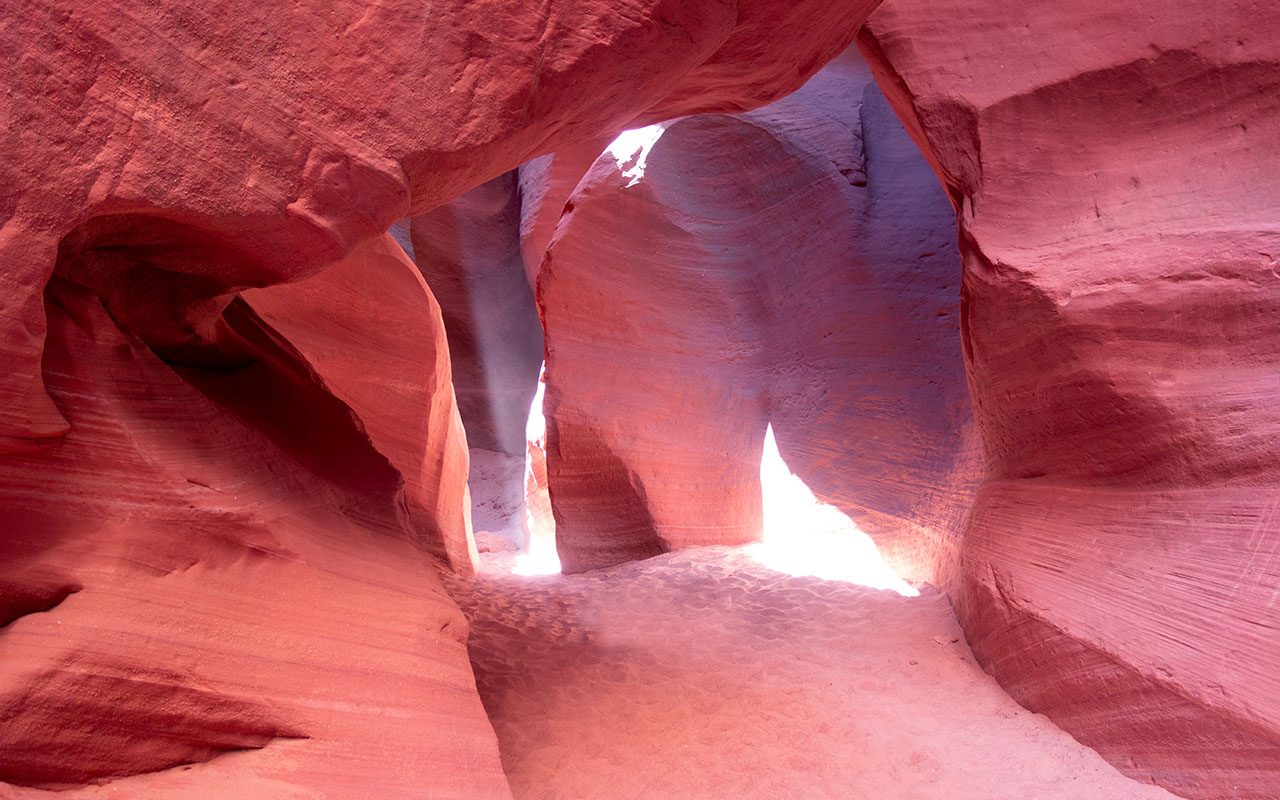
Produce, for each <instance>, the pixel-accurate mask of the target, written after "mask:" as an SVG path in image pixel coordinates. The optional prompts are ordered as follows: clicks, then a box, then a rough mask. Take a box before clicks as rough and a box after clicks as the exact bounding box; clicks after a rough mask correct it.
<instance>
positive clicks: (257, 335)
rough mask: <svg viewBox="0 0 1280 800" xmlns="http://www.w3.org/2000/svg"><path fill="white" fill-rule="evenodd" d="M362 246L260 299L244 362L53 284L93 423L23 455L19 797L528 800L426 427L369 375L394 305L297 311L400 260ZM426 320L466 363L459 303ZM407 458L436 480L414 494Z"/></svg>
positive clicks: (4, 650) (2, 486)
mask: <svg viewBox="0 0 1280 800" xmlns="http://www.w3.org/2000/svg"><path fill="white" fill-rule="evenodd" d="M353 258H359V259H360V260H358V261H357V262H356V263H351V264H339V265H337V266H336V267H335V268H334V270H332V271H331V272H329V273H325V274H324V275H322V276H321V277H320V278H318V279H313V280H320V281H322V282H321V283H319V284H316V285H312V286H308V285H307V284H308V283H309V282H304V283H303V284H296V285H293V286H289V287H281V288H282V289H283V290H284V293H283V297H280V296H271V294H270V292H275V291H277V290H269V292H268V293H264V294H263V295H261V296H259V297H257V298H255V299H254V301H253V302H255V303H257V305H258V306H259V307H260V308H261V309H263V314H259V313H257V312H256V311H255V309H254V308H253V307H251V305H250V303H247V302H245V301H244V300H238V301H236V302H234V303H232V304H231V306H230V307H229V308H228V311H227V314H226V317H225V319H226V323H227V325H228V327H229V329H230V330H231V332H233V333H234V334H235V335H236V336H237V338H238V340H239V341H240V342H241V346H242V347H243V348H244V350H245V352H247V353H249V354H250V355H251V356H252V357H253V361H252V363H251V364H250V365H249V366H246V367H243V368H241V369H237V370H232V371H229V372H212V371H208V370H202V369H191V368H174V367H171V366H169V365H166V364H164V363H163V362H161V361H160V359H159V358H157V357H156V356H155V354H153V353H152V352H151V350H150V349H149V348H148V347H147V346H146V345H145V344H144V343H143V342H142V341H141V340H140V339H139V338H138V337H137V336H134V335H131V334H129V333H126V332H122V331H121V330H120V329H119V328H118V327H117V325H116V324H115V323H114V322H113V321H112V319H111V318H110V317H109V315H108V313H107V311H106V310H105V309H104V308H103V305H102V303H101V301H100V300H99V299H98V298H97V297H95V296H93V295H92V294H90V293H89V292H88V291H86V290H85V289H84V288H83V287H79V286H76V285H74V284H72V283H71V282H69V281H66V280H64V279H62V278H55V279H54V280H53V281H52V282H51V284H50V286H49V289H48V291H47V293H46V300H47V309H48V330H49V340H48V341H49V344H48V347H47V349H46V352H45V356H44V375H45V378H46V381H47V385H48V386H49V388H50V391H51V392H52V397H53V399H54V402H56V403H57V404H58V407H59V408H60V409H61V410H62V413H63V414H65V415H66V417H67V419H68V420H69V421H70V422H71V430H70V432H69V433H68V434H67V436H65V437H64V438H62V439H60V440H59V441H57V442H55V443H51V444H49V445H46V446H45V447H44V448H42V449H40V450H38V451H35V452H32V453H25V454H15V455H8V456H6V457H5V458H3V459H0V509H3V528H2V529H3V532H4V536H3V537H0V610H2V611H3V616H2V617H0V625H3V627H0V719H4V721H5V722H4V725H3V726H0V751H3V752H4V754H5V755H4V758H3V759H0V781H3V783H0V794H3V795H4V796H5V797H19V798H27V797H32V798H34V797H43V796H52V795H51V794H50V795H46V793H45V792H44V791H41V790H42V789H56V790H58V794H57V796H59V797H80V796H85V797H87V796H94V797H97V796H100V792H102V791H109V792H115V793H119V794H120V796H128V797H131V798H133V797H136V798H163V799H164V800H168V799H170V798H174V797H196V798H221V797H230V796H237V797H318V798H349V797H353V796H362V797H377V796H394V795H403V794H405V793H418V792H421V791H423V787H430V789H431V791H432V792H433V794H436V795H438V796H441V797H453V798H459V800H462V799H463V798H467V799H468V800H469V799H470V798H481V797H484V798H503V797H508V796H509V795H508V792H507V788H506V783H505V779H504V778H503V775H502V770H501V766H500V764H499V760H498V754H497V746H496V742H495V740H494V737H493V732H492V729H491V728H490V726H489V723H488V720H487V719H486V718H485V715H484V710H483V708H482V707H481V706H480V703H479V701H478V699H477V697H476V696H475V688H474V682H473V679H472V677H471V672H470V667H469V664H468V661H467V654H466V649H465V639H466V623H465V621H464V620H463V618H462V617H461V615H460V614H459V612H458V610H457V608H456V606H454V604H453V602H452V601H451V600H450V599H449V598H448V596H447V595H446V594H445V593H444V591H443V589H442V587H441V585H440V582H439V579H438V578H437V576H436V573H435V570H434V569H433V568H432V566H431V563H430V561H429V559H428V558H427V555H426V552H425V550H424V547H423V542H422V541H421V531H419V530H415V528H416V527H417V526H416V525H415V518H416V517H417V514H416V513H415V512H416V511H417V510H419V509H420V508H421V503H420V500H421V499H422V498H423V497H424V496H426V495H429V494H430V491H431V489H433V488H435V487H434V486H433V485H432V484H431V482H430V480H428V479H427V472H428V471H427V470H426V469H425V468H424V469H420V470H419V471H418V472H417V473H415V472H412V471H410V470H408V469H406V468H405V467H403V466H402V465H403V464H404V463H405V459H407V458H409V457H410V456H412V455H415V454H416V455H418V456H421V454H422V450H423V446H422V445H423V443H422V442H417V443H416V445H417V448H416V451H415V450H414V448H413V447H411V445H412V444H413V443H412V442H410V441H408V439H409V437H408V436H407V435H401V438H396V439H390V440H389V439H388V438H387V431H386V430H385V428H384V426H383V424H382V423H383V420H382V419H381V418H379V417H377V416H376V415H369V414H368V413H367V412H368V411H369V410H370V400H371V394H370V392H369V391H367V389H368V387H367V386H361V385H360V383H359V382H358V381H357V380H354V377H355V376H353V375H352V374H351V373H349V372H347V371H346V370H345V368H344V367H345V365H349V364H350V363H351V361H352V360H353V358H352V357H353V356H356V355H357V354H359V355H362V356H363V357H364V358H373V357H375V355H376V357H377V358H379V359H380V360H379V362H378V366H379V367H382V368H386V369H391V368H392V367H393V366H394V365H395V364H396V361H395V358H394V356H393V355H392V354H390V353H385V352H382V353H377V354H375V353H374V352H372V351H373V350H374V349H375V347H370V345H372V344H375V343H376V345H377V346H379V347H377V348H376V349H379V350H380V349H381V348H380V345H382V344H385V343H386V339H385V337H384V338H383V339H381V340H380V339H379V337H378V336H377V334H378V324H380V322H381V321H383V320H385V319H386V316H385V314H380V315H378V316H376V317H375V316H373V315H369V316H362V315H356V316H352V317H349V318H348V319H351V320H354V321H355V322H357V323H358V327H356V328H355V330H348V331H347V333H348V334H352V335H348V336H343V337H341V338H340V339H337V340H334V339H329V340H325V339H323V338H319V337H316V336H313V335H312V334H314V333H315V332H314V330H311V329H309V328H308V324H309V320H307V319H303V320H301V321H300V322H298V324H296V325H295V324H294V323H295V320H294V319H292V318H291V314H290V313H289V312H290V311H292V310H293V309H294V308H296V306H294V305H292V303H300V304H304V305H305V304H307V303H308V302H310V301H311V300H314V299H317V298H314V297H313V296H311V290H312V289H317V288H319V289H322V290H323V291H324V298H322V299H321V300H322V302H320V303H318V305H317V306H316V311H317V313H323V311H324V310H325V308H326V306H327V305H329V303H328V299H327V298H330V297H332V296H334V295H331V294H329V290H330V289H336V288H338V287H339V286H340V285H341V283H342V280H341V278H342V277H343V276H346V277H347V279H348V280H349V278H350V275H351V274H352V273H353V272H356V273H359V272H362V271H367V270H369V268H371V267H373V266H375V264H374V263H373V261H374V260H376V259H378V258H386V251H385V248H384V247H383V246H382V245H380V244H379V243H377V242H375V243H373V244H371V245H369V246H368V247H365V248H363V252H362V253H361V254H358V255H357V256H353ZM401 259H402V257H401ZM400 264H401V266H402V269H401V270H400V272H399V275H396V273H395V272H390V271H389V272H388V274H387V279H388V280H385V281H384V280H380V281H379V282H378V283H377V284H372V285H369V286H367V287H366V288H365V290H364V291H363V292H351V293H349V294H347V295H345V296H344V299H345V300H347V301H348V302H351V303H352V304H353V309H352V310H355V309H356V308H365V310H368V309H367V307H366V306H365V303H366V302H367V301H369V300H370V299H372V298H375V297H376V293H375V291H374V286H378V287H382V288H385V287H386V286H387V284H388V283H390V284H392V285H393V286H394V284H395V283H396V281H395V278H402V277H403V276H404V275H406V274H407V275H410V276H413V277H415V278H416V275H414V273H413V272H412V271H411V269H412V268H411V265H407V264H405V263H404V262H403V260H401V262H400ZM377 266H379V267H380V269H382V270H386V268H387V266H388V265H387V264H385V263H384V264H380V265H377ZM417 286H418V290H419V292H421V296H422V297H423V298H424V302H425V301H429V296H428V295H426V293H425V290H424V289H423V288H422V287H421V284H420V283H419V284H417ZM395 288H396V289H397V291H396V294H395V299H396V300H397V301H401V300H403V299H404V297H405V295H404V293H403V292H402V291H399V289H400V288H402V287H395ZM380 299H381V300H383V301H384V303H385V301H386V300H387V299H388V298H387V297H386V296H382V297H381V298H380ZM329 307H330V308H331V306H329ZM383 310H384V311H385V310H386V309H385V308H384V309H383ZM268 313H269V314H271V315H272V316H274V317H276V318H277V319H279V320H281V321H282V323H288V324H287V325H286V324H282V328H285V327H291V328H293V330H291V333H293V334H295V335H298V340H299V341H300V342H301V343H302V344H301V345H300V346H294V345H293V344H292V343H291V342H290V341H288V340H286V339H285V338H284V337H283V336H282V335H281V331H280V330H278V329H276V328H274V327H273V326H271V325H270V324H268V323H266V322H265V321H264V319H263V317H264V315H266V314H268ZM374 320H378V322H377V323H375V322H374ZM411 330H412V331H415V332H418V333H422V334H425V336H424V337H423V338H422V339H421V340H419V341H416V342H414V345H415V347H416V348H417V349H418V350H419V351H421V350H422V349H423V348H424V342H425V343H426V344H425V347H426V348H428V349H430V348H432V347H434V348H435V352H434V359H435V363H436V364H437V365H446V364H447V360H446V353H445V351H444V348H443V338H442V335H441V333H442V332H441V330H440V324H439V317H438V316H435V317H432V316H430V315H423V316H422V317H421V318H420V319H419V320H417V321H415V322H414V324H413V327H412V328H411ZM330 332H332V331H330ZM362 332H363V333H366V334H370V333H371V334H373V335H372V336H369V337H368V338H365V337H364V336H361V335H359V334H361V333H362ZM330 344H331V345H332V349H330V348H328V345H330ZM366 347H368V348H369V349H368V350H365V351H364V352H363V353H359V351H360V350H362V349H363V348H366ZM312 358H314V359H315V361H314V362H312V361H311V360H310V359H312ZM427 363H431V359H430V358H428V360H427ZM401 374H404V373H401ZM445 376H446V377H447V369H446V370H445ZM409 377H411V378H412V379H413V380H415V381H421V367H419V366H416V365H415V366H414V367H413V369H412V371H411V372H410V373H409ZM443 394H444V396H445V397H446V398H447V397H448V396H449V392H448V391H447V384H446V385H445V391H444V392H443ZM415 397H416V398H418V399H423V396H422V394H420V393H414V392H410V393H408V398H406V399H411V398H415ZM344 398H345V399H346V400H345V401H344ZM429 402H430V401H429ZM389 405H394V404H389ZM437 407H438V408H443V409H444V410H445V412H447V414H448V415H451V416H452V418H453V421H454V426H455V427H456V424H457V423H456V413H453V411H452V408H451V401H450V402H449V403H448V404H445V405H444V406H440V405H439V404H438V403H437ZM375 410H376V409H375ZM434 416H435V418H436V421H440V420H439V414H436V415H434ZM366 420H367V422H365V421H366ZM444 421H445V422H446V423H447V421H448V420H447V418H446V419H445V420H444ZM443 430H444V431H448V430H449V426H448V425H447V424H446V425H444V426H443ZM437 432H439V431H437ZM379 447H380V448H384V449H385V451H386V452H387V453H388V454H389V456H386V457H384V455H383V454H382V453H380V452H379V450H378V449H376V448H379ZM462 452H463V453H464V457H465V451H462ZM434 455H438V453H436V454H434ZM389 458H390V461H389ZM393 462H394V463H396V465H397V466H401V468H402V469H405V474H408V475H411V476H415V477H416V476H419V475H421V476H422V477H423V480H422V481H419V483H418V486H417V491H416V492H415V491H414V490H413V489H412V488H411V489H410V491H409V496H410V498H412V501H411V503H410V504H409V506H408V508H406V505H405V497H406V493H405V487H406V482H405V480H404V479H402V477H401V472H400V471H398V470H397V469H396V468H395V467H393ZM442 493H443V492H442ZM456 504H457V503H456V501H451V505H453V506H455V507H456ZM459 764H466V765H468V767H467V769H465V770H464V769H458V767H457V765H459ZM104 784H105V785H104ZM19 787H26V788H25V789H24V788H19ZM81 790H82V791H81Z"/></svg>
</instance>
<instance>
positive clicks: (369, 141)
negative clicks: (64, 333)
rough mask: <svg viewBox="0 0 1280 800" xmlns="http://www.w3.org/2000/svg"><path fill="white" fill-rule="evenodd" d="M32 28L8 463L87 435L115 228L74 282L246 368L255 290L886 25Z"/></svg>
mask: <svg viewBox="0 0 1280 800" xmlns="http://www.w3.org/2000/svg"><path fill="white" fill-rule="evenodd" d="M10 5H11V6H12V7H10V8H7V9H6V12H5V13H4V14H3V15H2V16H3V23H0V25H2V26H3V27H0V41H3V42H5V48H6V61H7V63H10V64H12V65H13V69H12V72H11V75H10V78H11V79H10V80H9V81H8V84H9V89H10V91H9V92H7V93H6V94H5V96H4V98H3V99H2V100H0V102H2V103H3V106H0V108H2V109H3V113H4V116H5V118H6V119H7V120H9V123H10V124H8V125H7V126H6V127H5V132H4V134H3V139H0V145H2V147H0V149H3V151H4V152H5V153H6V155H7V158H6V160H5V166H4V167H3V172H2V173H0V183H3V185H5V186H6V187H11V190H10V191H6V192H5V193H4V200H3V201H2V203H0V221H2V222H3V224H4V227H3V234H2V235H0V279H2V280H3V281H4V283H3V286H0V289H2V291H0V297H3V300H2V301H0V302H2V303H3V306H0V311H2V312H3V314H2V316H3V318H4V319H7V320H11V322H9V323H8V324H6V325H5V326H4V329H3V335H2V336H0V343H3V347H4V350H3V353H4V358H5V363H6V364H8V365H9V369H8V370H6V372H5V374H4V375H3V376H0V437H3V439H4V440H5V442H6V444H5V447H6V449H14V448H21V447H25V446H29V445H30V442H31V441H32V440H40V439H45V438H49V437H57V436H59V435H62V434H63V433H65V432H66V423H65V421H64V420H63V419H62V415H61V414H59V412H58V410H57V409H56V407H55V406H54V405H53V404H52V403H51V402H50V401H49V400H48V397H47V396H46V394H45V393H44V392H43V390H42V389H41V388H40V384H41V376H40V354H41V349H42V342H43V337H44V317H43V314H42V312H41V303H42V291H43V287H44V284H45V283H46V282H47V280H48V278H49V275H50V274H52V273H53V271H54V269H55V263H56V262H57V261H58V247H59V243H60V241H61V240H62V239H63V237H64V236H66V235H67V234H68V233H70V232H71V231H73V230H79V229H80V228H81V227H82V226H85V225H90V226H91V227H92V228H93V231H92V233H93V242H92V248H91V249H94V250H96V253H95V254H94V258H92V259H90V260H91V261H92V262H94V263H93V265H92V269H90V270H88V271H87V272H84V273H83V274H82V275H81V279H80V280H78V281H77V282H80V283H85V282H86V281H87V283H86V284H85V285H90V286H91V287H92V288H93V290H94V291H95V293H97V294H99V295H101V296H103V297H104V299H105V300H107V301H108V305H109V307H111V308H112V315H113V318H114V319H116V321H117V322H118V323H120V324H122V325H124V326H125V327H126V328H129V329H130V330H134V331H136V332H137V333H138V334H139V335H141V336H142V337H143V339H144V341H146V342H147V343H148V344H149V345H151V346H153V347H156V348H158V349H160V350H162V351H164V352H166V353H168V354H170V355H172V356H177V360H181V361H184V363H192V362H195V363H202V364H223V363H225V362H227V361H229V360H230V361H234V360H235V357H236V354H235V352H234V351H235V347H234V342H228V341H226V337H225V331H224V330H223V327H224V326H222V325H221V323H220V312H221V311H222V309H223V308H224V307H225V306H226V304H227V303H228V302H229V301H230V299H231V297H232V295H233V293H234V292H235V291H236V290H238V289H241V288H245V287H250V286H264V285H268V284H272V283H279V282H282V281H285V280H289V279H293V278H298V277H302V276H303V275H305V274H308V273H310V272H314V271H316V270H318V269H320V268H321V267H323V266H324V265H326V264H328V263H332V262H333V261H335V260H337V259H338V258H340V257H342V256H343V255H345V254H346V252H348V251H349V250H350V249H351V248H352V247H353V246H354V245H355V244H356V243H358V242H359V241H361V240H363V239H368V238H371V237H373V236H375V235H379V234H381V233H382V232H383V231H385V230H386V229H387V227H388V226H389V225H391V223H393V222H394V221H395V220H397V219H400V218H402V217H404V216H406V215H410V214H418V213H424V212H426V211H428V210H430V209H432V208H435V207H437V206H439V205H440V204H442V203H444V202H446V201H448V200H449V199H451V198H452V197H455V196H456V195H458V194H460V193H461V192H463V191H465V190H466V189H468V188H470V187H472V186H475V185H477V184H479V183H482V182H484V181H485V180H487V179H489V178H492V177H494V176H496V175H499V174H501V173H502V172H505V171H507V170H510V169H513V168H514V167H515V166H517V165H518V164H519V163H521V162H523V161H525V160H527V159H528V158H530V157H532V156H535V155H537V154H539V153H542V152H547V151H549V150H554V149H555V148H556V145H557V143H558V142H573V141H580V140H582V139H586V138H589V137H591V136H598V135H601V134H603V133H606V132H609V131H611V130H617V129H619V128H621V127H623V126H624V125H625V124H626V123H627V121H628V120H630V119H632V118H633V117H635V116H636V115H637V114H639V113H641V112H644V113H648V114H650V115H656V116H659V117H660V116H664V115H671V114H677V113H688V112H689V111H691V110H701V109H703V108H707V109H721V108H726V107H731V108H734V109H736V108H739V107H741V106H742V105H743V104H759V103H762V102H767V101H768V100H771V99H774V98H776V97H779V96H781V95H782V94H785V93H786V92H788V91H790V90H792V89H794V88H795V87H797V86H799V85H800V84H801V83H802V82H803V80H804V79H805V78H806V77H808V75H809V74H811V73H812V72H814V71H816V70H817V69H818V68H819V67H821V65H822V63H823V62H824V61H826V60H827V59H829V58H831V57H832V56H834V55H835V54H836V53H838V52H839V51H840V50H841V49H842V48H843V47H844V46H846V45H847V43H848V42H849V41H850V40H851V38H852V36H853V35H854V33H855V31H856V29H857V26H858V24H859V23H860V22H861V21H862V20H863V19H864V18H865V17H866V14H867V13H869V12H870V10H871V9H872V8H874V7H875V5H876V0H846V2H841V3H826V2H823V3H818V2H816V0H806V2H804V3H783V2H779V0H750V2H743V3H735V4H731V5H727V4H706V3H671V2H663V1H662V0H631V2H626V3H622V4H619V3H606V4H596V5H586V6H573V7H571V8H562V7H560V6H534V5H532V4H528V3H432V4H427V5H424V4H422V3H410V2H390V3H380V4H378V5H376V6H372V7H370V6H368V5H367V4H363V3H354V2H339V3H337V4H327V5H325V6H324V7H323V8H315V7H311V6H308V5H305V4H303V5H295V6H289V7H288V8H287V9H280V8H276V7H267V6H261V7H252V8H246V7H243V6H242V5H239V4H237V5H234V6H232V5H230V4H227V3H218V2H214V3H206V4H203V5H200V6H198V7H196V6H192V5H190V4H188V3H179V2H159V3H153V4H149V5H147V6H145V7H137V8H134V7H125V6H116V5H113V4H103V5H97V6H84V5H83V4H77V3H69V2H52V3H47V4H38V5H33V4H22V3H11V4H10ZM793 59H798V60H799V63H800V67H799V68H798V69H797V68H796V66H795V64H794V63H793ZM137 215H145V216H146V217H147V218H148V219H146V220H144V221H143V222H142V224H138V220H137V218H136V217H137ZM161 223H163V224H161ZM210 243H212V244H213V245H216V249H217V250H218V255H217V256H216V257H203V256H202V255H201V254H202V253H204V252H205V251H206V250H209V249H211V248H209V247H207V246H206V245H208V244H210ZM84 249H85V248H81V250H84ZM144 251H145V255H143V253H144ZM229 351H230V352H229Z"/></svg>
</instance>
